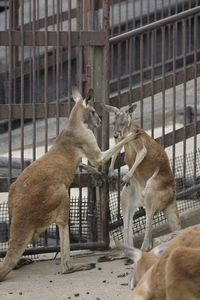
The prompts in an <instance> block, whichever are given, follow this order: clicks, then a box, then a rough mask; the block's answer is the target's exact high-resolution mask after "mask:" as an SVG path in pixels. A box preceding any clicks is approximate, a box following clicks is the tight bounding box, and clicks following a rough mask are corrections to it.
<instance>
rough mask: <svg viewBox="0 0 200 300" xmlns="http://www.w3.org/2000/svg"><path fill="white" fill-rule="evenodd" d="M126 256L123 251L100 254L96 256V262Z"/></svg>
mask: <svg viewBox="0 0 200 300" xmlns="http://www.w3.org/2000/svg"><path fill="white" fill-rule="evenodd" d="M124 258H126V256H125V254H124V253H118V254H108V255H104V256H100V257H99V258H98V262H100V263H101V262H106V261H113V260H119V259H124Z"/></svg>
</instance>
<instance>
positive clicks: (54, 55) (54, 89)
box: [52, 0, 56, 100]
mask: <svg viewBox="0 0 200 300" xmlns="http://www.w3.org/2000/svg"><path fill="white" fill-rule="evenodd" d="M55 6H56V5H55V0H53V2H52V16H53V31H55V25H56V24H55V23H56V18H55V14H56V13H55ZM52 81H53V82H52V84H53V99H54V100H56V49H55V47H53V50H52Z"/></svg>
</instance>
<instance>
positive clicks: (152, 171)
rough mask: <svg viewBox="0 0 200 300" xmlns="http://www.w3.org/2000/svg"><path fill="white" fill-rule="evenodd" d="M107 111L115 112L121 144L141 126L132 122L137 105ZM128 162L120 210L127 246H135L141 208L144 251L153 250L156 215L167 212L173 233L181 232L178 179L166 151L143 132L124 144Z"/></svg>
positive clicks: (117, 139)
mask: <svg viewBox="0 0 200 300" xmlns="http://www.w3.org/2000/svg"><path fill="white" fill-rule="evenodd" d="M105 109H106V110H107V111H108V112H114V114H115V117H114V138H115V139H116V141H122V140H123V139H124V138H126V136H127V135H128V134H129V133H130V132H132V131H133V130H136V129H139V125H138V124H136V123H134V121H133V120H132V113H133V111H134V110H135V109H136V105H135V104H132V105H131V106H130V107H129V108H128V109H127V108H125V109H124V108H121V109H118V108H117V107H113V106H109V105H105ZM124 149H125V163H126V164H127V165H128V167H129V172H128V173H127V174H126V175H125V176H124V177H123V178H122V180H123V181H124V182H125V183H126V185H125V186H124V188H123V190H122V192H121V207H122V214H123V219H124V243H125V245H129V246H130V247H133V231H132V223H133V215H134V214H135V212H136V210H137V208H138V207H140V206H144V207H145V210H146V229H145V236H144V241H143V244H142V247H141V249H142V250H145V251H148V250H150V249H151V248H152V221H153V217H154V214H155V213H157V212H159V211H164V212H165V214H166V217H167V219H168V222H169V226H170V228H171V230H172V231H173V230H179V229H180V228H181V227H180V220H179V216H178V211H177V203H176V195H175V179H174V175H173V173H172V171H171V169H170V165H169V160H168V157H167V155H166V152H165V150H164V149H163V148H162V147H161V146H160V145H159V144H158V143H156V142H155V140H154V139H152V138H151V137H150V136H149V135H148V134H147V133H146V132H145V131H144V130H142V129H141V134H140V135H139V136H138V138H137V139H135V140H132V141H130V142H129V143H127V144H125V145H124ZM117 155H118V153H115V155H114V156H113V158H112V161H111V165H110V169H109V173H110V174H112V173H113V172H114V163H115V160H116V157H117Z"/></svg>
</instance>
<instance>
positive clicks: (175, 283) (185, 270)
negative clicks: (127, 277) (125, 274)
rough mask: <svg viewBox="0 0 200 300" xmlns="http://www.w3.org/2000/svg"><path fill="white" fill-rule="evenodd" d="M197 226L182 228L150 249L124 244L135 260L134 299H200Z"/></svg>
mask: <svg viewBox="0 0 200 300" xmlns="http://www.w3.org/2000/svg"><path fill="white" fill-rule="evenodd" d="M199 236H200V226H199V225H195V226H191V227H188V228H186V229H184V230H183V231H182V232H180V233H179V234H178V235H177V236H176V237H175V238H173V239H172V240H171V241H170V242H168V243H166V244H165V245H159V246H158V247H156V248H154V249H152V250H151V251H150V252H143V251H141V250H139V249H136V248H135V249H131V248H126V247H125V250H124V251H125V252H126V253H127V255H128V256H129V257H130V258H131V259H133V260H134V265H133V274H132V277H131V283H132V286H131V287H132V288H133V287H135V289H134V290H133V299H137V300H150V299H155V300H180V299H181V300H182V299H183V300H189V299H190V300H199V299H200V271H199V265H200V239H199Z"/></svg>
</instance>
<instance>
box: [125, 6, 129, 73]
mask: <svg viewBox="0 0 200 300" xmlns="http://www.w3.org/2000/svg"><path fill="white" fill-rule="evenodd" d="M125 30H126V32H127V31H128V1H127V2H126V25H125ZM128 49H129V41H128V40H126V49H125V62H126V66H125V73H128V52H129V51H128Z"/></svg>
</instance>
